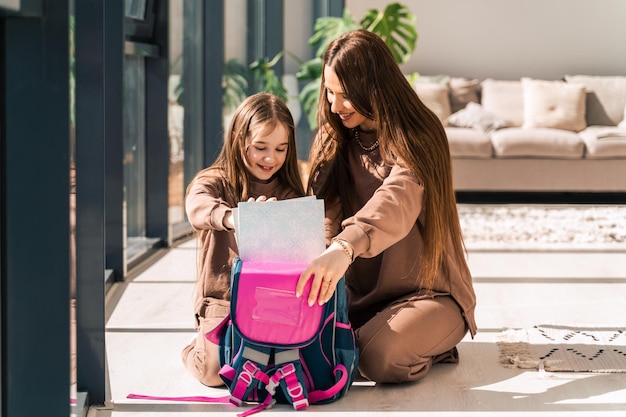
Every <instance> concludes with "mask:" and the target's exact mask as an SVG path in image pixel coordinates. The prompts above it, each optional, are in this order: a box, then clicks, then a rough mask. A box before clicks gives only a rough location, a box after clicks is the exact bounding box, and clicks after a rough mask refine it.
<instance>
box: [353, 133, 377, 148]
mask: <svg viewBox="0 0 626 417" xmlns="http://www.w3.org/2000/svg"><path fill="white" fill-rule="evenodd" d="M352 130H353V131H354V140H356V143H357V144H358V145H359V147H360V148H361V149H363V150H364V151H365V152H372V151H373V150H374V149H376V148H378V139H376V142H374V143H373V144H372V146H368V147H365V146H363V144H362V143H361V133H360V132H359V129H352Z"/></svg>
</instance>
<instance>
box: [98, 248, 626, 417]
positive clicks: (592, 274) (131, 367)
mask: <svg viewBox="0 0 626 417" xmlns="http://www.w3.org/2000/svg"><path fill="white" fill-rule="evenodd" d="M195 256H196V254H195V241H194V240H190V241H187V242H185V243H183V244H181V245H179V246H177V247H175V248H172V249H169V250H166V251H164V254H163V256H162V257H161V258H160V259H159V260H158V261H157V262H156V263H154V264H153V265H151V266H150V267H148V268H147V269H146V270H145V271H143V272H142V273H141V274H139V275H138V276H137V277H135V278H134V279H132V280H131V281H130V282H129V283H127V284H124V285H123V286H122V285H120V286H119V287H118V288H116V289H115V292H114V293H113V294H112V295H111V299H110V300H109V302H108V305H107V308H108V309H110V310H111V311H112V312H111V313H110V318H109V320H108V323H107V335H106V343H107V357H108V370H109V386H110V398H111V402H110V403H109V404H107V406H106V407H98V408H96V407H92V409H90V411H89V414H88V416H89V417H132V416H140V417H141V416H144V417H145V416H158V417H173V416H185V417H194V416H207V415H211V414H210V413H218V412H219V415H220V416H224V417H227V416H235V415H236V414H237V413H239V412H242V411H243V410H242V409H237V408H235V407H233V406H230V405H215V404H203V403H183V402H172V401H169V402H158V401H142V400H128V399H126V396H127V395H128V394H129V393H138V394H147V395H157V396H188V395H203V396H211V395H224V393H225V392H224V391H222V390H216V389H209V388H206V387H204V386H202V385H201V384H200V383H198V382H196V381H195V380H194V379H193V378H192V377H191V376H190V375H189V374H188V373H187V371H186V370H185V369H184V367H183V366H182V362H181V359H180V351H181V349H182V347H183V346H184V345H185V344H186V343H187V341H188V340H189V339H191V337H192V336H193V330H192V303H191V299H192V289H193V280H194V276H195ZM469 262H470V267H471V270H472V273H473V276H474V280H475V288H476V292H477V296H478V308H477V321H478V324H479V333H478V335H477V337H476V338H475V339H474V340H470V339H469V338H466V340H464V341H463V342H462V343H461V344H460V346H459V352H460V356H461V361H460V363H459V364H456V365H450V364H443V365H437V366H435V367H434V368H433V370H432V371H431V374H430V375H428V376H427V377H426V378H425V379H424V380H423V381H421V382H418V383H415V384H405V385H398V386H389V385H387V386H373V385H372V384H369V383H356V384H355V385H354V386H353V388H352V389H351V391H350V392H349V394H348V395H347V396H346V397H345V398H344V399H342V400H340V401H338V402H335V403H333V404H329V405H324V406H311V407H310V408H308V409H307V410H306V411H305V413H306V415H322V414H324V415H326V413H341V415H342V416H344V415H345V416H368V417H369V416H375V415H381V414H384V415H386V416H408V415H411V416H426V415H434V414H436V415H437V416H483V415H494V416H495V415H498V416H531V415H532V416H534V417H540V416H546V415H550V416H554V415H562V416H566V415H567V416H570V415H576V416H613V415H615V416H617V415H620V416H621V415H626V373H615V374H586V373H547V372H545V373H544V372H538V371H534V370H532V371H530V370H516V369H508V368H505V367H503V366H502V365H500V364H499V362H498V350H497V346H496V344H495V339H496V336H497V335H498V334H499V333H500V332H501V330H502V329H504V328H516V327H528V326H532V325H535V324H541V323H559V324H589V325H597V324H620V325H626V252H612V253H602V252H594V251H590V252H571V253H568V252H552V253H547V252H500V253H498V252H470V254H469ZM295 414H296V412H295V411H293V410H292V409H290V408H289V407H288V406H284V405H278V406H275V407H274V408H273V409H271V410H267V411H264V412H263V413H262V414H261V415H265V416H272V415H281V416H284V415H295ZM300 414H302V412H299V415H300Z"/></svg>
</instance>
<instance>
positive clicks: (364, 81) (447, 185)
mask: <svg viewBox="0 0 626 417" xmlns="http://www.w3.org/2000/svg"><path fill="white" fill-rule="evenodd" d="M323 62H324V67H330V68H332V70H333V71H334V72H335V73H336V74H337V77H338V78H339V80H340V82H341V85H342V88H343V93H344V94H346V95H347V96H348V97H349V100H350V102H351V103H352V105H353V106H354V108H355V109H356V110H357V111H358V112H359V113H360V114H362V115H364V116H365V117H367V118H368V119H371V120H372V121H374V122H375V123H376V131H377V132H378V139H379V143H380V153H381V156H382V157H383V158H384V160H385V161H387V162H388V163H400V164H403V165H406V166H407V167H409V168H410V169H411V170H412V171H413V172H414V174H415V176H416V177H417V178H419V180H420V181H421V182H422V184H423V185H424V201H423V210H424V212H425V224H424V225H423V230H422V232H423V239H424V252H423V254H421V255H422V256H423V258H422V259H423V262H422V275H423V278H422V286H423V287H424V288H427V289H432V288H433V286H434V283H435V279H436V277H437V275H438V274H439V272H440V271H441V270H442V268H445V265H446V263H445V257H446V255H451V256H452V257H453V258H456V260H457V261H458V264H459V266H460V267H461V268H465V269H467V263H466V260H465V246H464V243H463V237H462V232H461V226H460V222H459V216H458V211H457V207H456V197H455V194H454V188H453V183H452V163H451V160H450V150H449V146H448V139H447V136H446V133H445V130H444V128H443V125H442V124H441V122H440V121H439V119H438V118H437V116H436V115H435V114H434V113H433V112H432V111H431V110H430V109H428V107H426V106H425V105H424V103H423V102H422V101H421V100H420V99H419V98H418V96H417V93H416V92H415V90H414V89H413V87H412V86H411V84H410V83H409V82H408V80H407V78H406V77H405V75H404V74H403V73H402V71H401V69H400V67H399V65H398V64H397V63H396V61H395V59H394V57H393V55H392V53H391V51H390V49H389V47H388V46H387V45H386V44H385V42H384V41H383V40H382V39H381V38H380V37H379V36H378V35H376V34H374V33H372V32H370V31H367V30H356V31H352V32H348V33H346V34H344V35H342V36H340V37H339V38H337V39H335V40H334V41H332V42H331V43H330V44H329V46H328V48H327V49H326V52H325V53H324V56H323ZM321 85H322V88H321V90H320V97H319V107H318V126H320V129H319V131H318V133H317V135H316V142H315V144H314V145H313V146H312V148H311V155H310V159H311V175H310V177H309V190H310V191H311V190H312V188H313V185H314V182H315V190H314V191H315V194H316V195H317V196H318V197H320V198H324V199H325V200H326V201H337V200H339V201H341V204H342V216H343V218H346V217H348V216H350V215H352V214H354V203H353V201H352V198H351V192H350V190H351V189H352V187H351V184H352V179H351V178H350V174H349V171H348V165H347V160H346V154H347V152H343V151H342V150H343V149H344V148H345V146H346V144H347V142H348V141H349V140H350V137H349V134H350V132H349V129H348V128H346V127H345V126H343V124H342V122H341V119H340V118H339V116H338V115H336V114H334V113H332V112H331V108H330V103H329V102H328V100H327V98H326V90H325V88H324V85H325V80H324V77H323V75H322V84H321ZM322 170H324V171H326V172H327V173H328V175H324V176H323V177H322V176H321V175H320V172H321V171H322ZM450 243H451V245H452V251H453V252H454V253H450V254H448V253H447V251H448V248H449V247H450Z"/></svg>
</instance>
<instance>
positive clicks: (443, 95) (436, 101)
mask: <svg viewBox="0 0 626 417" xmlns="http://www.w3.org/2000/svg"><path fill="white" fill-rule="evenodd" d="M420 78H421V77H420ZM413 86H414V88H415V91H416V92H417V95H418V97H419V98H420V100H422V102H423V103H424V104H425V105H426V107H428V108H429V109H431V110H432V111H433V112H434V113H435V114H436V115H437V117H438V118H439V120H441V122H445V120H446V119H447V118H448V116H450V114H451V113H452V112H451V110H450V97H449V93H450V88H449V87H448V84H439V83H426V82H415V83H414V84H413Z"/></svg>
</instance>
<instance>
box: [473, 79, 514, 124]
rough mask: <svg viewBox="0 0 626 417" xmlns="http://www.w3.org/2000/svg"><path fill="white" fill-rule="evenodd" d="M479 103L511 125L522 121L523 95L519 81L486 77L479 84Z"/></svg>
mask: <svg viewBox="0 0 626 417" xmlns="http://www.w3.org/2000/svg"><path fill="white" fill-rule="evenodd" d="M480 88H481V104H482V106H483V108H484V109H485V110H487V111H489V112H491V113H494V114H497V115H498V116H500V117H501V118H502V119H504V120H506V121H507V122H508V123H509V126H511V127H519V126H521V125H522V123H523V122H524V95H523V93H522V83H521V81H519V80H517V81H507V80H493V79H491V78H488V79H486V80H484V81H483V82H482V83H481V84H480Z"/></svg>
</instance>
